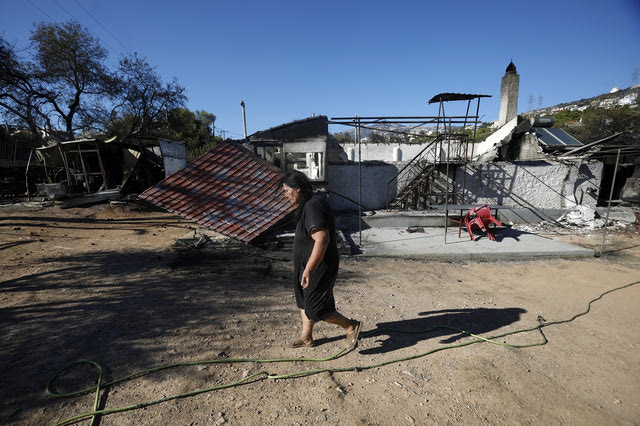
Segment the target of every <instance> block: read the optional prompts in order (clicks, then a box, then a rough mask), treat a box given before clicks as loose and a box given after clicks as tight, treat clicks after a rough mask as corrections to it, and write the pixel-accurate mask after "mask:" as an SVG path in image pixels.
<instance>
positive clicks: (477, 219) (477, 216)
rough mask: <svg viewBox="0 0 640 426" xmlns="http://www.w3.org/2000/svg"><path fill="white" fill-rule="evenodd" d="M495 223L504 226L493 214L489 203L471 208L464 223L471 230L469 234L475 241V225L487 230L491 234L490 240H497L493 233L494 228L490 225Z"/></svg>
mask: <svg viewBox="0 0 640 426" xmlns="http://www.w3.org/2000/svg"><path fill="white" fill-rule="evenodd" d="M491 223H493V224H495V225H497V226H499V227H501V228H502V224H501V223H500V222H498V220H497V219H496V218H494V217H493V216H491V209H490V208H489V206H488V205H486V204H483V205H481V206H479V207H474V208H472V209H471V210H469V213H467V214H466V216H465V217H464V224H465V226H466V227H467V231H469V236H470V237H471V239H472V240H473V241H475V240H476V239H475V237H474V236H473V231H472V228H473V227H474V226H476V227H478V228H480V229H481V230H482V231H484V232H486V233H487V235H488V236H489V239H490V240H493V241H495V240H496V237H495V235H494V233H493V230H492V229H491V228H490V227H489V225H490V224H491Z"/></svg>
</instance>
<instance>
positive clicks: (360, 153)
mask: <svg viewBox="0 0 640 426" xmlns="http://www.w3.org/2000/svg"><path fill="white" fill-rule="evenodd" d="M356 123H357V126H356V138H357V139H358V234H359V240H360V241H359V244H360V246H362V138H361V137H360V119H359V118H358V115H356Z"/></svg>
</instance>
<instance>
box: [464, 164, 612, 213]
mask: <svg viewBox="0 0 640 426" xmlns="http://www.w3.org/2000/svg"><path fill="white" fill-rule="evenodd" d="M476 167H477V168H478V169H479V171H480V175H478V174H476V173H474V172H473V171H469V170H467V173H466V175H467V176H466V180H465V203H468V204H474V203H478V204H480V203H487V204H498V205H505V206H521V205H522V203H521V202H519V201H518V197H520V198H523V199H524V200H526V201H527V202H529V203H530V204H532V205H533V206H535V207H537V208H546V209H563V208H573V207H575V206H576V205H579V204H582V205H586V206H590V207H594V208H595V207H596V203H597V197H598V191H599V188H600V181H601V179H602V169H603V165H602V163H601V162H585V163H583V164H581V163H574V164H562V163H557V162H553V163H550V162H545V161H535V162H518V163H505V162H495V163H486V164H476ZM463 173H464V170H463V169H462V168H459V169H457V170H456V186H457V187H458V190H459V189H460V188H461V182H462V178H463ZM490 182H495V183H496V184H499V185H502V186H503V187H505V188H506V189H507V190H508V191H506V190H505V189H503V188H500V187H499V186H498V185H492V184H491V183H490ZM509 191H510V192H511V193H513V194H516V196H517V197H516V196H512V195H511V194H510V193H509Z"/></svg>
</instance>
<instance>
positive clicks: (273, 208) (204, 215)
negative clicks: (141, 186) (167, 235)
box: [140, 143, 293, 242]
mask: <svg viewBox="0 0 640 426" xmlns="http://www.w3.org/2000/svg"><path fill="white" fill-rule="evenodd" d="M281 178H282V171H280V170H279V169H278V168H276V167H275V166H272V165H271V164H269V163H266V162H265V161H263V160H261V159H260V158H258V157H255V156H254V155H253V154H251V153H250V152H249V151H247V150H246V149H244V148H242V147H240V146H238V145H235V144H233V143H221V144H219V145H217V146H216V147H215V148H214V149H212V150H211V151H209V152H208V153H206V154H204V155H203V156H201V157H200V158H198V159H197V160H195V161H194V162H192V163H191V164H189V165H187V166H186V167H185V168H183V169H180V170H178V171H177V172H175V173H174V174H172V175H171V176H168V177H167V178H166V179H164V180H162V181H160V182H159V183H158V184H157V185H155V186H153V187H151V188H149V189H147V190H146V191H144V192H143V193H142V194H141V195H140V198H142V199H144V200H146V201H148V202H150V203H152V204H154V205H156V206H158V207H161V208H163V209H166V210H169V211H171V212H174V213H177V214H179V215H181V216H183V217H185V218H187V219H190V220H193V221H194V222H196V223H199V224H200V225H203V226H205V227H207V228H209V229H211V230H214V231H216V232H220V233H221V234H223V235H226V236H229V237H233V238H236V239H238V240H240V241H244V242H251V241H252V240H254V239H255V238H256V237H258V236H259V235H261V234H262V233H264V232H265V231H267V230H268V229H269V228H271V227H272V226H273V225H275V224H276V223H277V222H279V221H280V220H281V219H283V218H284V217H285V216H286V215H287V214H288V213H289V212H291V211H292V210H293V207H292V206H291V204H290V203H289V201H288V200H287V199H286V198H285V197H284V195H283V193H282V191H281V185H280V179H281Z"/></svg>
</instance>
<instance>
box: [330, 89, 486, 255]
mask: <svg viewBox="0 0 640 426" xmlns="http://www.w3.org/2000/svg"><path fill="white" fill-rule="evenodd" d="M488 97H491V95H480V94H465V93H440V94H438V95H436V96H434V97H433V98H431V99H430V100H429V101H428V103H429V104H432V103H436V102H437V103H439V105H438V115H437V116H380V117H358V115H355V116H353V117H331V119H330V120H329V121H328V123H329V124H339V125H344V126H351V127H355V133H356V135H355V136H356V141H357V143H358V215H359V220H358V223H359V234H360V244H362V155H361V154H362V141H361V138H360V129H361V128H364V129H368V130H375V131H379V132H386V133H397V134H404V135H413V134H412V133H409V132H400V131H396V130H387V129H380V128H376V127H372V126H367V125H372V124H373V125H375V124H383V123H384V124H387V123H392V124H406V125H410V124H416V126H413V127H411V128H410V129H409V130H412V129H414V128H416V127H420V126H424V125H428V124H436V137H437V136H438V135H439V134H440V124H442V125H443V128H444V131H445V132H444V133H445V134H446V132H447V124H448V127H449V133H451V129H452V125H454V124H462V126H463V128H466V126H467V125H469V124H473V142H474V143H475V139H476V133H477V129H478V124H481V121H480V120H479V112H480V99H481V98H488ZM474 99H475V100H477V107H476V114H475V115H472V116H470V115H469V109H470V107H471V101H472V100H474ZM450 101H467V110H466V114H465V115H459V116H451V117H447V116H446V115H445V109H444V103H445V102H450ZM441 143H442V142H441ZM449 146H450V141H449ZM471 154H472V157H473V150H472V153H471ZM419 155H420V154H419ZM413 160H415V158H414V159H412V160H411V161H413ZM467 161H468V158H467V154H466V153H465V159H464V167H465V170H466V165H467ZM446 164H447V172H446V173H447V176H448V175H449V148H447V157H446ZM403 170H404V169H403ZM399 173H400V172H399ZM399 173H398V174H396V176H394V177H393V178H392V179H391V181H389V182H388V184H389V183H391V182H392V181H393V180H395V179H396V178H397V177H398V175H399ZM464 185H465V182H464V179H463V182H462V194H463V197H464ZM446 190H447V194H446V196H445V212H446V213H445V240H446V227H447V224H448V221H449V210H448V201H449V195H448V190H449V187H448V185H447V188H446ZM463 200H464V198H463ZM387 202H388V200H387Z"/></svg>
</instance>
